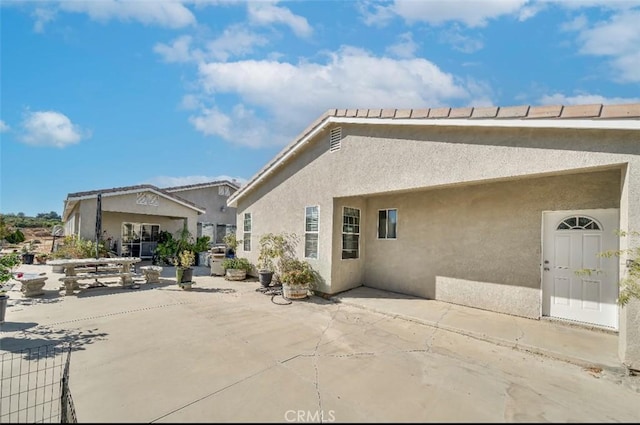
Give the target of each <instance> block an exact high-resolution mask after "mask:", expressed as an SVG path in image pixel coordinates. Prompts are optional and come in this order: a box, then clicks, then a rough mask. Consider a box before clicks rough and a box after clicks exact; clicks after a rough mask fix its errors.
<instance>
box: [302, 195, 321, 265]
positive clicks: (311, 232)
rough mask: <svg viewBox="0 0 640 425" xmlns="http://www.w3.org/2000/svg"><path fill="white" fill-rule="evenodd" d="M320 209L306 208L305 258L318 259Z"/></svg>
mask: <svg viewBox="0 0 640 425" xmlns="http://www.w3.org/2000/svg"><path fill="white" fill-rule="evenodd" d="M319 218H320V217H319V212H318V207H317V206H315V207H306V208H305V217H304V256H305V258H318V220H319Z"/></svg>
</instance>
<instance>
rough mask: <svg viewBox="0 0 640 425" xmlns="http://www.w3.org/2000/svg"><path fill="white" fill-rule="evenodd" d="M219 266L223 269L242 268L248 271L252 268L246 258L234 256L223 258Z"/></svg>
mask: <svg viewBox="0 0 640 425" xmlns="http://www.w3.org/2000/svg"><path fill="white" fill-rule="evenodd" d="M221 267H222V268H223V269H225V270H227V269H236V270H244V271H246V272H247V273H248V272H250V271H251V269H252V268H253V265H252V264H251V263H250V262H249V260H248V259H246V258H243V257H235V258H225V259H224V260H222V264H221Z"/></svg>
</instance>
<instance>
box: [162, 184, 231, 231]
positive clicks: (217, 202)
mask: <svg viewBox="0 0 640 425" xmlns="http://www.w3.org/2000/svg"><path fill="white" fill-rule="evenodd" d="M224 186H226V187H228V188H229V191H230V193H231V194H233V193H234V192H235V191H236V190H235V189H234V188H232V187H231V186H228V185H224ZM172 193H173V194H174V195H177V196H179V197H181V198H183V199H186V200H187V201H191V202H193V203H194V204H196V205H198V206H200V207H203V208H205V209H206V213H205V214H200V215H199V216H198V222H200V223H217V224H227V225H235V224H236V209H235V208H231V207H227V199H229V197H228V196H223V195H219V194H218V186H211V187H203V188H196V189H188V190H178V191H173V192H172ZM221 207H224V211H221V210H220V209H221Z"/></svg>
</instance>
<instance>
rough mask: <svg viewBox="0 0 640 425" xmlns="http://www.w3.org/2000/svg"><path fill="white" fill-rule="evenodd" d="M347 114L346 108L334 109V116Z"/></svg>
mask: <svg viewBox="0 0 640 425" xmlns="http://www.w3.org/2000/svg"><path fill="white" fill-rule="evenodd" d="M345 115H347V110H346V109H336V117H344V116H345Z"/></svg>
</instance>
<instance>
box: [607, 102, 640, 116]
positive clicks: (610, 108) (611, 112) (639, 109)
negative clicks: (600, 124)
mask: <svg viewBox="0 0 640 425" xmlns="http://www.w3.org/2000/svg"><path fill="white" fill-rule="evenodd" d="M600 118H640V103H629V104H626V105H603V106H602V112H600Z"/></svg>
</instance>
